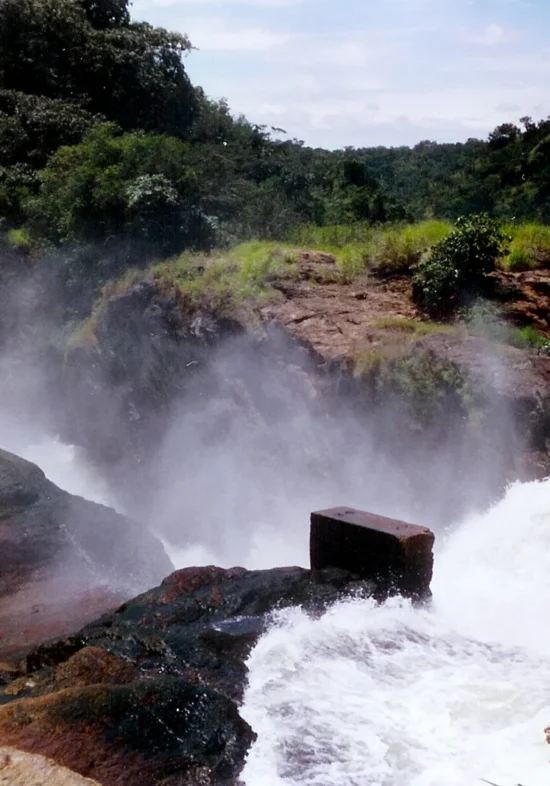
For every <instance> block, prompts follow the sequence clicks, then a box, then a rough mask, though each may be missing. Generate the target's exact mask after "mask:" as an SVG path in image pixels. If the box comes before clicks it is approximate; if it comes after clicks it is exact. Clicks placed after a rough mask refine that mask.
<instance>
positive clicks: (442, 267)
mask: <svg viewBox="0 0 550 786" xmlns="http://www.w3.org/2000/svg"><path fill="white" fill-rule="evenodd" d="M504 240H505V236H504V233H503V232H502V230H501V228H500V225H499V224H498V223H497V222H496V221H495V220H493V219H491V218H489V217H488V216H487V215H485V214H481V215H472V216H462V217H461V218H459V219H458V220H457V222H456V227H455V229H454V230H453V231H452V232H451V233H450V234H449V236H448V237H446V238H444V239H443V240H441V241H440V242H439V243H437V244H436V245H435V246H434V247H433V248H432V251H431V253H430V254H429V255H428V256H427V257H425V258H424V259H423V260H422V261H421V262H420V264H419V266H418V272H417V274H416V276H415V280H414V285H413V294H414V297H415V300H416V301H417V302H418V303H419V304H420V305H421V306H422V307H423V308H424V309H425V310H426V311H428V312H430V313H432V314H439V315H442V314H446V313H447V314H448V313H450V312H452V311H453V310H454V309H455V308H456V307H457V306H458V305H459V304H460V303H461V302H463V301H464V300H467V299H468V298H470V297H472V296H475V295H478V294H480V293H481V292H482V291H483V285H484V283H485V280H486V277H487V275H488V274H489V273H491V272H492V271H493V270H494V269H495V267H496V263H497V260H498V259H499V258H500V257H502V256H503V255H504Z"/></svg>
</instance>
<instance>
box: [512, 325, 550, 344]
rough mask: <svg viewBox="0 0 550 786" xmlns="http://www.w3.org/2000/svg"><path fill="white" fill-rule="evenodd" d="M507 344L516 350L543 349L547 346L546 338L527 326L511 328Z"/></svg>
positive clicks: (530, 326)
mask: <svg viewBox="0 0 550 786" xmlns="http://www.w3.org/2000/svg"><path fill="white" fill-rule="evenodd" d="M508 343H509V344H511V345H512V346H513V347H517V348H518V349H536V350H539V349H543V348H545V347H546V346H548V344H549V341H548V338H547V337H546V336H545V335H544V334H543V333H541V332H540V331H538V330H537V329H536V328H534V327H533V326H532V325H527V326H526V327H522V328H513V329H512V330H511V333H510V338H509V340H508Z"/></svg>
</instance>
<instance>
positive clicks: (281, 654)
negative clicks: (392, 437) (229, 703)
mask: <svg viewBox="0 0 550 786" xmlns="http://www.w3.org/2000/svg"><path fill="white" fill-rule="evenodd" d="M433 591H434V603H433V606H432V608H431V609H414V608H412V607H411V606H410V605H409V604H408V603H406V602H404V601H399V600H393V601H391V602H389V603H387V604H385V605H383V606H380V607H376V606H375V604H374V603H372V602H370V601H364V600H350V601H347V602H344V603H341V604H339V605H337V606H334V607H333V608H332V609H331V610H330V611H329V612H328V613H327V614H325V615H324V616H323V617H322V618H321V619H317V620H314V619H311V618H309V617H308V616H307V615H306V614H304V613H303V612H302V611H300V610H291V611H287V612H284V613H281V615H280V616H279V617H278V619H277V621H276V623H275V624H274V626H273V627H272V628H271V629H270V630H269V631H268V632H267V633H266V634H265V635H264V636H263V638H262V639H261V640H260V642H259V643H258V645H257V646H256V648H255V650H254V651H253V652H252V654H251V656H250V660H249V664H248V665H249V669H250V677H249V687H248V690H247V693H246V696H245V702H244V706H243V708H242V714H243V715H244V717H245V718H246V719H247V720H248V722H249V723H250V724H251V726H252V727H253V728H254V730H255V731H256V732H257V733H258V740H257V742H256V743H255V745H254V746H253V748H252V750H251V753H250V755H249V759H248V762H247V765H246V768H245V771H244V775H243V778H244V782H245V783H246V784H247V786H469V785H470V784H471V785H472V786H474V785H475V784H478V786H479V784H480V778H486V779H488V780H490V781H494V782H495V783H497V784H499V785H500V786H513V785H514V784H518V783H519V784H523V786H543V784H544V786H548V783H549V782H550V763H549V762H548V759H550V749H549V748H548V747H547V746H546V744H545V741H544V733H543V730H544V728H545V726H547V725H550V678H549V677H548V670H549V664H550V625H549V624H548V618H549V612H550V481H544V482H541V483H527V484H516V485H514V486H513V487H512V488H510V489H509V491H508V493H507V495H506V497H505V498H504V499H503V500H502V501H501V502H500V503H499V504H497V505H496V506H495V507H494V508H493V509H492V510H490V511H489V512H487V513H485V514H483V515H478V516H476V517H472V518H470V519H469V520H467V521H465V522H464V523H463V524H462V526H461V527H459V528H458V529H457V530H456V531H454V532H453V533H451V534H449V535H448V536H446V537H441V538H440V541H439V543H438V549H437V553H436V566H435V577H434V582H433Z"/></svg>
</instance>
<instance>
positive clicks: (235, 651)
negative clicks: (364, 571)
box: [0, 567, 375, 786]
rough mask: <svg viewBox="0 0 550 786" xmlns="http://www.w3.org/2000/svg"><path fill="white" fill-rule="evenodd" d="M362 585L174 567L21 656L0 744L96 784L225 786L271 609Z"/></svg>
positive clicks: (327, 598) (240, 747) (8, 690)
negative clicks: (241, 707) (253, 654)
mask: <svg viewBox="0 0 550 786" xmlns="http://www.w3.org/2000/svg"><path fill="white" fill-rule="evenodd" d="M373 591H375V586H374V585H373V584H372V583H369V582H367V581H359V580H358V578H357V577H356V576H354V575H352V574H349V573H347V572H345V571H342V570H323V571H318V572H311V571H308V570H304V569H301V568H284V569H278V570H272V571H255V572H248V571H246V570H244V569H242V568H235V569H233V570H222V569H220V568H212V567H210V568H189V569H186V570H181V571H178V572H176V573H173V574H172V575H170V576H169V577H168V578H167V579H165V580H164V581H163V582H162V584H161V585H160V586H159V587H157V588H156V589H153V590H150V591H149V592H146V593H145V594H143V595H140V596H139V597H137V598H135V599H134V600H132V601H130V602H128V603H125V604H123V605H122V606H121V607H120V608H119V609H118V610H117V611H116V612H114V613H112V614H109V615H106V616H104V617H103V618H101V619H100V620H98V621H97V622H95V623H93V624H91V625H88V626H87V627H85V628H84V629H83V630H81V631H80V632H79V633H78V634H76V635H74V636H70V637H68V638H65V639H61V640H58V641H55V642H50V643H47V644H45V645H43V646H41V647H38V648H36V649H35V650H33V651H32V652H30V653H29V654H28V656H27V659H26V667H25V671H26V673H25V674H24V675H23V676H21V677H19V678H16V679H13V680H12V681H11V682H10V683H9V684H8V685H6V686H5V687H4V688H0V739H2V741H3V742H4V744H7V745H12V746H15V747H17V748H19V749H21V750H25V751H30V752H33V753H39V754H41V755H45V756H48V757H50V758H52V759H53V760H55V762H56V763H58V764H61V765H64V766H66V767H70V768H71V769H73V770H74V771H76V772H78V773H80V774H82V775H84V776H87V777H91V778H94V779H96V780H97V781H98V782H99V783H101V784H102V786H153V785H154V784H160V783H162V784H163V786H200V784H204V786H222V784H225V785H226V786H229V784H232V785H233V784H236V783H237V779H238V774H239V772H240V770H241V768H242V766H243V764H244V758H245V755H246V752H247V750H248V748H249V746H250V744H251V743H252V741H253V739H254V732H253V730H252V729H250V727H249V726H248V725H247V724H246V723H245V722H244V721H243V720H242V719H241V718H240V716H239V713H238V709H237V705H238V703H239V701H240V700H241V698H242V694H243V690H244V687H245V683H246V675H247V672H246V664H245V661H246V658H247V656H248V653H249V652H250V650H251V648H252V646H253V645H254V643H255V642H256V640H257V638H258V636H259V635H260V633H261V632H262V631H263V630H264V629H265V627H266V625H267V624H268V623H269V621H270V617H271V615H272V613H273V612H275V611H277V610H278V609H282V608H285V607H288V606H294V605H300V606H302V608H304V609H306V610H308V611H309V612H310V613H320V612H321V611H322V610H323V609H324V608H325V607H326V606H327V605H328V604H331V603H334V602H335V601H336V600H338V599H339V598H341V597H343V596H345V595H346V594H347V593H353V594H354V595H357V594H358V593H362V594H364V595H368V594H371V593H372V592H373Z"/></svg>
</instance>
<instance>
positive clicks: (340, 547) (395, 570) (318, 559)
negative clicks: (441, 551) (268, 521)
mask: <svg viewBox="0 0 550 786" xmlns="http://www.w3.org/2000/svg"><path fill="white" fill-rule="evenodd" d="M433 544H434V534H433V532H432V531H431V530H429V529H428V528H427V527H419V526H416V525H414V524H407V523H406V522H404V521H396V520H394V519H388V518H384V517H383V516H376V515H374V514H372V513H366V512H364V511H360V510H353V509H352V508H331V509H330V510H322V511H318V512H316V513H312V514H311V530H310V560H311V569H312V570H322V569H323V568H341V569H343V570H347V571H350V572H351V573H355V574H357V575H358V576H360V577H361V578H362V579H365V580H369V581H374V582H376V584H377V585H378V591H379V594H380V595H381V596H389V595H395V594H398V595H402V596H403V597H406V598H413V599H421V598H425V597H429V595H430V582H431V580H432V572H433Z"/></svg>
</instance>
